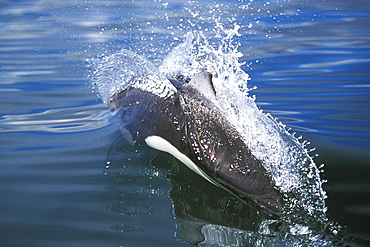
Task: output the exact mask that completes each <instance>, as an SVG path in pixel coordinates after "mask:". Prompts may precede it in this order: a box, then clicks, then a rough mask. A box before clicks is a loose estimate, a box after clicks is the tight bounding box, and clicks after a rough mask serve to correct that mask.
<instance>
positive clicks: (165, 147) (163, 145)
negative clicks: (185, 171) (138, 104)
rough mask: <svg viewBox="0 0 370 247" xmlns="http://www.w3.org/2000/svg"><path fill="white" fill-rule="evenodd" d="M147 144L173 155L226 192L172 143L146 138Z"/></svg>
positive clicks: (161, 139) (157, 137)
mask: <svg viewBox="0 0 370 247" xmlns="http://www.w3.org/2000/svg"><path fill="white" fill-rule="evenodd" d="M145 142H146V144H147V145H148V146H149V147H151V148H154V149H157V150H159V151H163V152H166V153H169V154H171V155H172V156H174V157H175V158H176V159H178V160H179V161H181V162H182V163H184V164H185V165H186V166H187V167H189V168H190V169H191V170H192V171H194V172H195V173H197V174H198V175H200V176H201V177H203V178H204V179H206V180H207V181H208V182H210V183H212V184H214V185H216V186H217V187H220V188H222V189H225V190H226V188H225V187H223V186H222V185H221V184H219V183H217V182H216V181H215V180H214V179H212V178H211V177H210V176H208V175H207V174H206V173H205V172H204V171H202V170H201V169H200V168H199V167H198V166H197V165H196V164H194V162H193V161H192V160H191V159H189V158H188V157H187V156H186V155H184V154H183V153H181V152H180V151H179V150H178V149H177V148H176V147H174V146H173V145H172V144H171V143H169V142H168V141H167V140H165V139H163V138H162V137H159V136H148V137H147V138H145ZM227 191H228V190H227Z"/></svg>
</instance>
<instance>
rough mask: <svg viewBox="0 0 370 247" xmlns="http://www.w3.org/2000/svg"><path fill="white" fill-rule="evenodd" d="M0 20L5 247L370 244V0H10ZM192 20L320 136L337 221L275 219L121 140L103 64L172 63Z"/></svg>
mask: <svg viewBox="0 0 370 247" xmlns="http://www.w3.org/2000/svg"><path fill="white" fill-rule="evenodd" d="M0 20H1V21H0V34H1V35H0V78H1V79H0V102H1V103H0V104H1V107H0V167H1V170H0V195H1V198H0V245H2V246H189V245H191V244H195V243H198V244H199V245H201V246H243V245H248V246H292V245H293V244H296V245H295V246H299V245H300V244H301V245H304V244H305V243H306V244H307V243H311V244H312V243H316V244H317V245H323V246H331V245H336V243H337V242H339V241H340V239H335V233H337V231H340V232H344V233H343V234H345V235H350V236H354V237H355V238H360V239H363V240H364V241H363V242H361V241H353V242H354V243H352V244H353V245H359V246H361V245H366V242H365V241H366V240H370V227H369V224H368V222H369V220H370V197H369V193H370V189H369V188H370V182H369V170H370V163H369V160H370V152H369V151H370V26H369V23H370V3H368V1H364V0H354V1H334V0H324V1H321V0H309V1H302V0H290V1H289V0H284V1H283V0H272V1H257V0H255V1H221V0H220V1H211V2H208V1H207V2H204V1H160V0H154V1H47V0H45V1H41V0H39V1H11V2H10V1H0ZM236 29H238V30H237V31H236ZM189 32H190V33H194V32H201V33H202V34H204V37H206V39H208V40H209V45H210V46H212V45H218V44H219V43H218V42H219V41H220V40H221V41H222V42H221V44H223V45H225V46H226V47H224V48H223V51H224V52H228V51H230V50H231V51H235V50H237V52H238V53H232V54H233V55H234V57H233V58H234V59H235V58H236V57H238V56H239V55H240V57H239V62H240V63H242V64H243V65H241V67H240V68H241V69H242V70H243V71H244V72H245V73H247V74H248V75H249V76H250V78H251V80H248V81H246V84H245V87H248V88H255V89H254V90H252V91H248V94H249V96H253V97H255V102H256V103H257V105H258V106H259V107H260V108H261V109H262V110H263V111H264V112H266V113H270V114H271V115H272V116H274V117H276V118H279V121H281V122H282V123H283V124H285V125H287V128H290V129H291V130H290V132H291V133H294V132H295V133H296V134H295V136H296V137H299V136H302V139H301V141H302V142H309V143H310V144H307V145H306V146H305V147H306V148H307V149H310V150H311V149H314V148H315V150H313V151H311V152H310V155H312V156H313V157H314V161H315V163H316V164H317V166H318V167H320V170H324V172H322V173H321V174H320V175H321V179H322V180H327V182H325V183H324V184H323V185H322V187H323V189H324V190H325V191H326V195H327V199H326V208H327V212H326V216H327V218H328V221H330V222H337V223H332V225H330V224H329V223H328V224H329V225H330V227H329V226H328V227H327V228H325V229H326V231H327V232H324V230H323V229H322V228H320V227H316V229H315V226H314V225H312V224H311V225H310V227H311V228H305V227H306V226H300V225H294V224H292V225H290V226H288V227H287V228H289V229H288V232H289V233H290V235H289V237H287V236H288V235H283V233H286V232H284V231H283V230H281V229H279V230H271V229H272V228H273V227H275V228H276V229H277V228H279V226H276V225H274V224H275V223H273V222H269V221H268V220H266V219H264V218H261V217H260V216H259V215H258V214H256V212H255V211H253V210H251V209H250V208H249V207H248V206H247V205H244V204H240V203H237V202H235V200H232V199H230V198H229V197H228V194H227V193H225V194H223V192H220V190H218V189H217V188H215V187H213V186H212V185H210V184H207V183H206V182H205V181H202V180H201V178H199V177H198V176H197V175H195V174H193V173H192V172H191V171H189V170H187V168H185V167H184V166H183V165H182V164H181V163H180V162H178V161H176V160H175V159H174V158H172V157H171V156H169V155H167V154H162V153H158V152H155V151H153V150H151V149H150V148H145V147H142V148H134V147H132V146H130V145H127V143H126V142H125V140H124V139H123V138H122V137H121V135H120V127H119V122H118V120H117V119H115V118H114V117H113V116H112V115H111V114H110V113H109V111H108V109H107V107H106V105H105V104H104V103H103V102H102V99H101V98H100V97H99V95H98V93H97V92H96V88H94V87H93V86H92V79H91V77H92V75H93V73H94V69H96V64H98V63H99V62H100V61H101V60H102V59H104V58H105V57H107V56H110V55H111V54H115V53H116V52H118V51H120V50H122V49H126V50H130V51H132V52H135V53H137V54H139V55H142V56H143V57H145V58H146V59H147V60H148V62H150V63H152V64H153V65H154V66H157V67H159V66H160V65H161V64H162V62H163V61H164V60H165V59H166V56H167V54H169V53H170V52H173V51H174V49H175V47H177V46H179V45H181V44H183V43H184V42H186V40H187V37H188V36H189ZM198 48H199V47H198ZM200 48H204V46H202V45H200ZM240 100H243V98H241V99H240ZM272 151H273V150H269V152H272ZM322 164H325V166H324V169H322ZM337 224H339V225H340V226H337ZM315 230H316V231H321V230H322V232H321V233H322V234H323V235H325V234H327V235H328V236H330V237H328V238H325V237H322V236H321V237H318V235H319V233H318V232H315ZM350 239H351V238H346V240H345V242H351V241H350Z"/></svg>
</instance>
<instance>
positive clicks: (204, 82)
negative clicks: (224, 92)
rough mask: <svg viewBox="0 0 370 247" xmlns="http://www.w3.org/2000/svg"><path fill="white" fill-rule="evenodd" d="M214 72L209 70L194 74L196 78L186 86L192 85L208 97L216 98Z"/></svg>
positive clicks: (213, 99)
mask: <svg viewBox="0 0 370 247" xmlns="http://www.w3.org/2000/svg"><path fill="white" fill-rule="evenodd" d="M212 77H213V76H212V74H211V73H209V72H205V71H204V72H200V73H198V74H196V75H195V76H194V78H193V79H192V80H191V81H190V82H189V83H188V84H187V85H186V87H191V88H193V89H195V90H197V91H198V92H200V93H201V94H203V95H204V96H205V97H207V98H208V99H210V100H212V101H215V100H216V90H215V87H214V86H213V82H212Z"/></svg>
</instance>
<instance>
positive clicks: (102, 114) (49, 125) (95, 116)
mask: <svg viewBox="0 0 370 247" xmlns="http://www.w3.org/2000/svg"><path fill="white" fill-rule="evenodd" d="M110 117H111V115H110V114H109V112H108V111H107V110H106V108H105V106H101V105H93V106H84V107H75V108H63V109H51V110H46V111H43V112H40V113H33V114H19V115H3V116H2V119H0V132H19V131H21V132H23V131H43V132H52V133H66V132H67V133H70V132H82V131H87V130H94V129H99V128H102V127H104V126H107V125H108V124H109V119H110Z"/></svg>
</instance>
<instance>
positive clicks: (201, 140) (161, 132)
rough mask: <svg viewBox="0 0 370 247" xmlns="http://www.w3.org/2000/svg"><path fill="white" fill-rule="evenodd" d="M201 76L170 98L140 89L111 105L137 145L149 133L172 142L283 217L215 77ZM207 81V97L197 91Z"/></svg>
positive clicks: (257, 204) (277, 195) (232, 186)
mask: <svg viewBox="0 0 370 247" xmlns="http://www.w3.org/2000/svg"><path fill="white" fill-rule="evenodd" d="M200 75H201V76H202V77H204V78H205V80H203V79H202V80H199V81H197V80H195V81H194V82H190V83H189V84H187V85H185V86H184V87H183V88H181V89H179V90H178V92H177V93H175V94H174V95H171V96H169V97H167V98H162V97H159V96H157V95H154V94H153V93H151V92H147V91H144V90H141V89H137V88H128V89H126V90H124V91H123V92H121V93H120V94H118V95H117V96H115V97H112V98H111V99H110V100H109V102H108V105H109V107H110V110H111V111H113V112H116V114H118V117H119V118H121V121H122V134H123V135H124V136H125V138H126V140H127V141H128V142H129V143H130V144H132V145H141V144H142V143H144V140H145V138H147V137H148V136H159V137H161V138H163V139H165V140H167V141H168V142H169V143H170V144H171V145H172V146H174V147H175V148H176V149H177V150H179V151H180V152H181V153H182V154H184V155H186V156H187V157H188V158H189V159H191V161H192V162H193V163H195V165H196V166H198V167H199V168H200V169H201V170H202V171H204V172H205V173H206V174H207V175H208V176H209V177H211V178H212V179H213V180H215V181H216V182H217V183H219V184H221V185H222V186H223V187H224V188H226V189H227V190H229V191H231V192H232V193H233V194H235V195H237V196H238V197H240V198H241V199H243V200H244V201H246V202H248V203H249V204H251V205H253V206H255V207H256V208H257V209H259V210H261V211H262V212H264V213H266V214H268V215H269V216H270V217H272V218H279V217H280V216H281V213H282V200H281V196H280V193H279V191H278V190H277V189H276V188H275V187H274V186H273V184H272V182H271V179H270V177H269V175H268V173H267V171H266V169H265V168H264V167H263V166H262V162H261V161H260V160H258V159H257V158H256V157H255V156H254V155H253V154H252V153H251V151H250V149H249V148H248V147H247V146H246V144H245V142H244V141H243V140H242V138H241V137H240V135H239V133H238V132H237V130H236V129H235V128H234V127H233V126H232V125H231V124H230V122H229V121H228V120H227V119H226V118H225V117H224V116H223V115H222V114H221V112H220V111H219V110H218V107H217V106H216V104H215V103H214V101H213V100H212V95H213V96H214V94H215V92H214V88H213V84H212V80H211V79H212V75H211V74H209V73H207V72H202V74H200ZM204 81H208V82H209V85H206V88H207V90H208V91H209V92H208V93H207V97H206V96H205V94H203V93H201V92H200V90H198V89H197V86H198V85H199V84H197V83H205V82H204ZM177 86H178V85H177ZM203 91H204V88H203Z"/></svg>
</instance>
